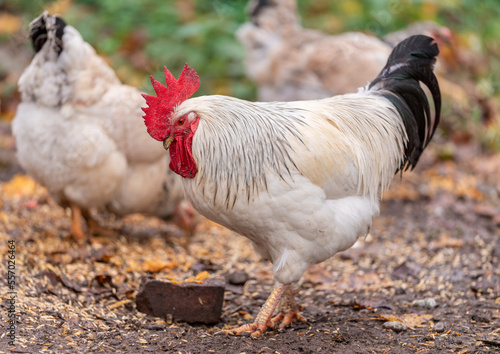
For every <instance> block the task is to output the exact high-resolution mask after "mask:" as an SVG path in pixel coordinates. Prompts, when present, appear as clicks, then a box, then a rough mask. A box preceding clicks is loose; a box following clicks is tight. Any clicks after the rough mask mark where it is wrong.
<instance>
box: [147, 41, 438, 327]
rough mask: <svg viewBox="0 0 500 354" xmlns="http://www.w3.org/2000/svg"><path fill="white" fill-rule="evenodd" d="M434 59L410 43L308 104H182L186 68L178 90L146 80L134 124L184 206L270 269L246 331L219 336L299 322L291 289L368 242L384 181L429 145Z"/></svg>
mask: <svg viewBox="0 0 500 354" xmlns="http://www.w3.org/2000/svg"><path fill="white" fill-rule="evenodd" d="M438 53H439V50H438V46H437V44H436V43H434V42H433V39H432V38H430V37H427V36H422V35H419V36H413V37H410V38H408V39H406V40H405V41H403V42H402V43H400V44H399V45H398V46H396V47H395V48H394V50H393V52H392V53H391V55H390V56H389V59H388V61H387V64H386V65H385V67H384V68H383V69H382V71H381V72H380V74H379V75H378V76H377V77H376V78H375V79H374V80H373V81H372V82H371V83H370V84H368V85H367V86H366V87H364V88H362V89H360V90H359V91H358V92H357V93H354V94H345V95H340V96H334V97H331V98H326V99H321V100H314V101H295V102H255V103H253V102H247V101H244V100H240V99H236V98H232V97H226V96H218V95H214V96H201V97H196V98H190V99H189V97H190V96H191V95H192V94H193V93H194V92H195V91H196V90H197V88H198V86H199V84H200V81H199V78H198V75H197V74H196V72H195V71H194V70H192V69H190V68H189V67H188V66H187V64H186V66H185V67H184V69H183V71H182V73H181V75H180V77H179V79H178V80H176V79H175V77H174V76H173V75H172V74H171V73H170V72H169V71H168V69H167V68H166V67H165V79H166V83H167V86H166V87H165V86H163V85H162V84H161V83H160V82H158V81H157V80H155V79H154V78H153V77H151V82H152V84H153V87H154V90H155V92H156V94H157V96H150V95H144V97H145V100H146V103H147V105H148V106H147V107H144V108H143V111H144V113H145V115H144V121H145V124H146V126H147V130H148V132H149V134H150V135H151V137H153V138H154V139H156V140H159V141H163V145H164V147H165V149H168V150H169V152H170V158H171V161H170V168H171V169H172V170H173V171H175V172H176V173H178V174H179V175H181V176H182V177H183V183H184V189H185V192H186V195H187V198H188V199H189V200H190V201H191V203H192V205H193V206H194V208H195V209H196V210H198V212H200V213H201V214H202V215H204V216H206V217H207V218H209V219H211V220H213V221H215V222H217V223H219V224H222V225H224V226H225V227H227V228H229V229H231V230H233V231H235V232H237V233H239V234H241V235H243V236H246V237H248V238H249V239H250V240H251V241H252V242H253V244H254V245H255V248H256V250H257V251H259V252H260V254H261V255H262V256H263V257H264V258H266V259H269V260H270V261H271V262H272V263H273V273H274V279H275V284H274V286H273V289H272V292H271V295H270V296H269V298H268V300H267V301H266V302H265V304H264V305H263V307H262V309H261V311H260V312H259V314H258V315H257V317H256V319H255V321H254V322H253V323H252V324H246V325H243V326H241V327H239V328H236V329H233V330H230V331H228V332H227V333H229V334H235V335H239V334H242V333H245V332H250V333H251V335H252V337H259V336H260V335H262V333H263V332H264V331H265V330H266V329H267V328H269V327H271V328H273V327H275V326H278V325H279V327H280V328H284V327H286V326H288V325H289V324H290V323H292V322H293V321H296V320H303V318H302V316H301V315H300V314H299V312H298V306H297V304H296V303H295V301H294V294H293V291H292V288H291V285H292V284H293V283H294V282H296V281H297V280H298V279H299V278H300V277H301V275H302V273H303V272H304V271H305V270H306V268H307V266H308V265H309V264H311V263H319V262H322V261H324V260H326V259H328V258H330V257H332V256H333V255H335V254H336V253H337V252H340V251H343V250H345V249H347V248H349V247H351V246H352V245H353V244H354V243H355V242H356V240H357V239H358V238H359V237H361V236H364V235H366V234H367V233H368V231H369V229H370V226H371V222H372V218H373V217H374V216H376V215H377V214H378V213H379V203H380V198H381V195H382V193H383V192H384V190H386V189H387V188H388V186H389V184H390V182H391V180H392V178H393V176H394V175H395V173H396V172H397V171H404V170H407V169H409V168H413V167H414V166H415V165H416V164H417V162H418V160H419V157H420V155H421V154H422V151H423V150H424V148H425V147H426V146H427V144H428V143H429V141H430V139H431V138H432V136H433V134H434V132H435V130H436V127H437V125H438V122H439V118H440V109H441V96H440V91H439V85H438V82H437V79H436V77H435V76H434V73H433V66H434V63H435V61H436V56H437V55H438ZM420 82H422V83H423V84H425V85H426V86H427V87H428V88H429V90H430V92H431V94H432V98H433V101H434V109H435V114H434V115H431V109H430V104H429V101H428V99H427V96H426V94H425V93H424V91H423V89H422V88H421V86H420ZM279 303H280V304H281V307H280V312H279V313H278V315H277V316H276V317H274V318H273V317H272V316H273V312H274V310H275V308H276V306H277V305H278V304H279Z"/></svg>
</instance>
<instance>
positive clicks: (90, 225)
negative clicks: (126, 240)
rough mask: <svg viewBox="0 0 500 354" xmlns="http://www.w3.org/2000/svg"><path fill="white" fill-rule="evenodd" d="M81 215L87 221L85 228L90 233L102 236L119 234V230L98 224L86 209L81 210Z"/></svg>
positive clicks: (116, 235)
mask: <svg viewBox="0 0 500 354" xmlns="http://www.w3.org/2000/svg"><path fill="white" fill-rule="evenodd" d="M82 215H83V217H84V219H85V222H86V223H87V229H88V232H89V234H90V235H93V236H104V237H118V236H119V235H120V232H119V230H117V229H112V228H107V227H104V226H102V225H101V224H99V222H97V220H96V219H94V218H93V217H92V215H90V212H89V211H88V210H84V211H82Z"/></svg>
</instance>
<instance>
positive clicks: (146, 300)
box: [135, 278, 224, 323]
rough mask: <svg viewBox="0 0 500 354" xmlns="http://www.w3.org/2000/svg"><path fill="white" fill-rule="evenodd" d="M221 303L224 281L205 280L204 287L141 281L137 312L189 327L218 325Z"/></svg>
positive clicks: (137, 297)
mask: <svg viewBox="0 0 500 354" xmlns="http://www.w3.org/2000/svg"><path fill="white" fill-rule="evenodd" d="M223 300H224V280H223V279H206V280H205V281H203V283H201V284H199V283H179V284H176V283H172V282H169V281H165V280H158V279H150V278H147V279H143V281H142V284H141V287H140V288H139V293H138V294H137V296H136V300H135V301H136V305H137V309H138V310H139V311H141V312H144V313H146V314H148V315H152V316H156V317H162V318H165V317H167V315H171V316H172V318H173V319H175V320H177V321H184V322H188V323H217V322H219V320H220V315H221V312H222V302H223Z"/></svg>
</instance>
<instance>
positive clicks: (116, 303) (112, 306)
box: [108, 299, 131, 310]
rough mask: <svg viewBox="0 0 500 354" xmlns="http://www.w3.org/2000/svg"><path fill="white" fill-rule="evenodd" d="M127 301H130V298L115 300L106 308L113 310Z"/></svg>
mask: <svg viewBox="0 0 500 354" xmlns="http://www.w3.org/2000/svg"><path fill="white" fill-rule="evenodd" d="M129 302H131V300H128V299H126V300H122V301H117V302H115V303H114V304H113V305H110V306H108V310H114V309H116V308H117V307H120V306H122V305H125V304H128V303H129Z"/></svg>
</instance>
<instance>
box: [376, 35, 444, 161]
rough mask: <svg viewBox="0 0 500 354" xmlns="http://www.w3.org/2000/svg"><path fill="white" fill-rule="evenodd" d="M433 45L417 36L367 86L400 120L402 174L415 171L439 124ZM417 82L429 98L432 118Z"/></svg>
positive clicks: (399, 48)
mask: <svg viewBox="0 0 500 354" xmlns="http://www.w3.org/2000/svg"><path fill="white" fill-rule="evenodd" d="M433 41H434V39H433V38H431V37H427V36H423V35H417V36H411V37H409V38H407V39H405V40H404V41H402V42H401V43H399V44H398V45H397V46H396V47H395V48H394V50H393V51H392V53H391V55H390V56H389V59H388V60H387V64H386V65H385V67H384V68H383V69H382V71H381V72H380V74H379V75H378V76H377V77H376V78H375V80H373V81H372V82H371V83H370V84H369V85H368V90H370V91H378V92H379V93H380V94H382V95H383V96H384V97H385V98H387V99H389V100H390V101H391V102H392V103H393V104H394V106H395V107H396V108H397V110H398V112H399V114H400V116H401V118H402V119H403V123H404V126H405V129H406V133H407V135H408V143H407V145H406V149H405V158H404V161H403V163H402V165H401V166H400V169H401V170H406V169H408V168H413V167H415V165H416V164H417V162H418V159H419V157H420V155H421V154H422V151H423V150H424V148H425V147H426V146H427V144H428V143H429V141H430V140H431V138H432V136H433V135H434V132H435V131H436V127H437V125H438V123H439V118H440V112H441V93H440V91H439V85H438V82H437V79H436V76H434V73H433V71H432V70H433V67H434V63H435V62H436V56H437V55H438V54H439V49H438V46H437V44H436V43H433ZM419 82H422V83H424V84H425V85H426V86H427V87H428V88H429V90H430V92H431V94H432V98H433V100H434V109H435V114H434V117H432V116H431V114H430V107H429V101H428V99H427V96H426V94H425V92H424V90H422V87H421V86H420V83H419Z"/></svg>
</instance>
